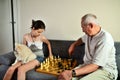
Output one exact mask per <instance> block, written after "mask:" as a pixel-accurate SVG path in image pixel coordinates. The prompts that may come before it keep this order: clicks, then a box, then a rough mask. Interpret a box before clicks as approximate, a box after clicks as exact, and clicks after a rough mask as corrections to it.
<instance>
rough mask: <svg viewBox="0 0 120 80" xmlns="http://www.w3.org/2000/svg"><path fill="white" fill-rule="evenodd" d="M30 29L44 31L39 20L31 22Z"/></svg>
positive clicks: (43, 26)
mask: <svg viewBox="0 0 120 80" xmlns="http://www.w3.org/2000/svg"><path fill="white" fill-rule="evenodd" d="M31 28H32V29H33V28H34V29H35V30H37V29H45V24H44V22H43V21H41V20H37V21H34V20H32V26H31Z"/></svg>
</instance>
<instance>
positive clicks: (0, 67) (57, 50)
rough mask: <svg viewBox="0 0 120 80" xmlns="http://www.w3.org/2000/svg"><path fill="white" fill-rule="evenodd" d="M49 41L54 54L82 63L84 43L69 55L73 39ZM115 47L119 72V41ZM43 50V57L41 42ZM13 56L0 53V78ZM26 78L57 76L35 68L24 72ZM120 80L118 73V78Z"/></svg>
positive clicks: (38, 79) (36, 79) (53, 78)
mask: <svg viewBox="0 0 120 80" xmlns="http://www.w3.org/2000/svg"><path fill="white" fill-rule="evenodd" d="M49 41H50V42H51V47H52V52H53V55H54V56H58V55H59V56H60V57H61V58H67V59H69V58H71V59H73V60H77V64H76V65H78V64H82V63H83V56H84V46H85V44H82V45H79V46H77V47H76V48H75V51H74V53H73V55H72V56H71V57H70V56H69V55H68V48H69V46H70V45H71V44H72V43H73V42H74V40H49ZM115 48H116V62H117V67H118V71H119V74H120V42H115ZM43 52H44V55H45V57H47V56H48V48H47V45H46V44H45V43H44V44H43ZM14 60H15V56H14V54H13V51H11V52H8V53H5V54H3V55H0V80H2V79H3V76H4V74H5V73H6V71H7V69H8V68H9V66H10V65H11V64H12V63H13V62H14ZM12 80H17V70H16V71H15V73H14V75H13V77H12ZM26 80H57V76H55V75H50V74H45V73H40V72H36V71H35V69H32V70H30V71H28V72H27V73H26ZM117 80H120V75H118V79H117Z"/></svg>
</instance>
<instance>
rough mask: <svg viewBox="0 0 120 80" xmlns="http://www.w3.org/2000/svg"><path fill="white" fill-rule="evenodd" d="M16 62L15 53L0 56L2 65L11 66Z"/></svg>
mask: <svg viewBox="0 0 120 80" xmlns="http://www.w3.org/2000/svg"><path fill="white" fill-rule="evenodd" d="M14 61H15V56H14V53H13V51H12V52H8V53H6V54H3V55H0V64H4V65H8V66H9V65H11V64H12V63H13V62H14Z"/></svg>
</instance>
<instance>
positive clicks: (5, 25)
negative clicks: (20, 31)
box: [0, 0, 13, 55]
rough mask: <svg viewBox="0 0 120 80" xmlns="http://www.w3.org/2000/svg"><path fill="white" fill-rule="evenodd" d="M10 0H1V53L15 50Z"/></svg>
mask: <svg viewBox="0 0 120 80" xmlns="http://www.w3.org/2000/svg"><path fill="white" fill-rule="evenodd" d="M10 9H11V7H10V0H0V55H1V54H4V53H7V52H10V51H12V50H13V42H12V25H11V23H10V22H11V14H10V13H11V12H10Z"/></svg>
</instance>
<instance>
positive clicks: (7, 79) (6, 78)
mask: <svg viewBox="0 0 120 80" xmlns="http://www.w3.org/2000/svg"><path fill="white" fill-rule="evenodd" d="M20 65H21V62H17V63H16V64H15V65H12V66H11V67H9V68H8V70H7V72H6V73H5V76H4V78H3V80H11V78H12V75H13V73H14V71H15V69H16V68H18V67H19V66H20Z"/></svg>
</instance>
